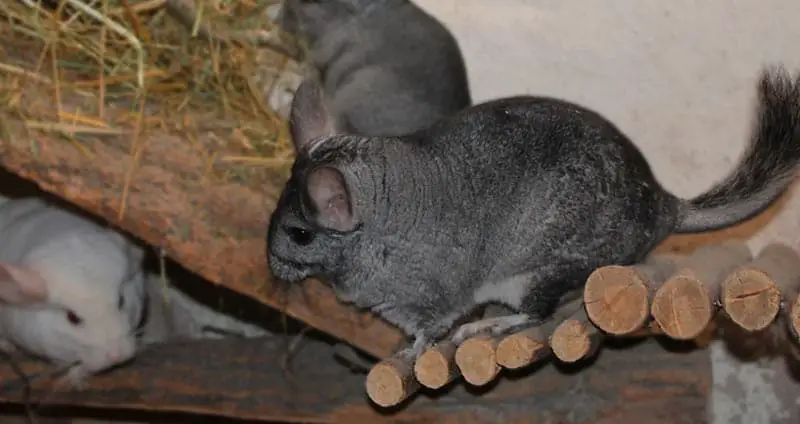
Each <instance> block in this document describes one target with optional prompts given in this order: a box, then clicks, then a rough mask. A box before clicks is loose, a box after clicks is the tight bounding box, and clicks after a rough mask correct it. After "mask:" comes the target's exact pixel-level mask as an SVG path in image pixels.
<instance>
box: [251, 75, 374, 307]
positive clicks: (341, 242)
mask: <svg viewBox="0 0 800 424" xmlns="http://www.w3.org/2000/svg"><path fill="white" fill-rule="evenodd" d="M323 96H324V95H323V93H322V89H321V87H320V86H319V85H318V84H317V83H316V82H311V81H310V80H306V81H304V82H303V83H302V84H300V86H299V87H298V89H297V91H296V92H295V96H294V99H293V101H292V108H291V113H290V126H291V136H292V139H293V141H294V146H295V150H296V158H295V163H294V166H293V168H292V174H291V177H290V178H289V181H288V182H287V183H286V186H285V187H284V189H283V192H282V194H281V196H280V198H279V200H278V204H277V207H276V209H275V211H274V212H273V213H272V216H271V218H270V223H269V230H268V234H267V252H268V254H267V255H268V259H269V265H270V269H271V271H272V274H273V275H274V276H275V277H276V278H277V279H279V280H282V281H284V282H287V283H290V284H291V283H298V282H300V281H301V280H304V279H306V278H308V277H312V276H313V277H323V278H326V279H327V280H328V281H329V282H330V283H332V285H333V289H334V290H335V291H336V292H337V294H338V295H339V296H340V299H342V300H346V301H347V300H352V299H350V294H348V293H347V292H350V291H352V290H354V288H347V287H342V286H338V287H337V284H336V283H337V282H338V281H341V280H342V279H341V278H339V277H342V276H343V275H345V274H347V273H348V271H349V270H350V269H351V268H352V267H353V265H354V264H353V263H352V259H351V258H352V256H353V255H352V253H353V251H354V249H356V246H357V245H358V243H359V241H360V239H361V236H362V223H363V222H362V218H363V217H364V215H365V213H364V209H363V208H362V207H360V206H359V204H363V200H364V199H365V196H366V194H367V193H366V192H365V191H364V190H363V189H364V185H359V184H356V181H358V178H359V177H358V174H359V171H358V170H355V169H353V168H354V167H353V166H350V163H351V162H352V157H350V156H349V155H348V154H345V153H342V152H343V151H345V150H347V149H346V148H345V149H339V148H337V147H336V146H340V147H347V144H348V143H349V142H350V141H351V140H353V139H354V138H358V137H356V136H352V135H344V134H337V131H336V130H335V125H334V123H333V120H332V118H331V117H330V115H329V114H328V112H327V108H326V105H325V99H324V98H323ZM359 199H361V200H362V202H358V200H359Z"/></svg>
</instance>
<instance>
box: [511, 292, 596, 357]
mask: <svg viewBox="0 0 800 424" xmlns="http://www.w3.org/2000/svg"><path fill="white" fill-rule="evenodd" d="M583 307H584V306H583V302H582V299H581V297H580V296H578V297H577V298H575V299H572V300H570V301H568V302H565V303H564V304H562V305H561V306H559V308H558V309H557V310H556V312H555V313H554V314H553V317H552V319H550V320H549V321H547V322H545V323H544V324H542V325H537V326H533V327H531V328H527V329H525V330H522V331H520V332H517V333H514V334H511V335H509V336H506V337H505V338H503V339H502V340H501V341H500V343H499V344H498V345H497V350H496V352H495V355H496V356H497V364H498V365H500V366H502V367H503V368H508V369H518V368H523V367H526V366H528V365H531V364H533V363H534V362H538V361H540V360H542V359H544V358H546V357H548V356H550V354H551V353H552V351H551V350H550V346H549V344H548V337H549V336H550V334H551V333H552V332H553V330H555V328H556V327H557V326H558V325H559V324H560V323H561V322H562V321H563V320H564V319H566V318H569V317H570V316H572V315H574V314H575V312H576V311H578V310H580V309H581V308H583Z"/></svg>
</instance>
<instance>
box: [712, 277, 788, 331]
mask: <svg viewBox="0 0 800 424" xmlns="http://www.w3.org/2000/svg"><path fill="white" fill-rule="evenodd" d="M721 297H722V307H723V308H724V309H725V312H726V313H727V314H728V316H729V317H730V318H731V320H733V322H735V323H736V324H737V325H739V326H740V327H742V328H743V329H745V330H747V331H760V330H763V329H765V328H767V327H768V326H769V325H770V324H772V322H773V321H775V318H776V317H777V316H778V312H779V311H780V307H781V293H780V290H779V289H778V287H777V286H776V285H775V283H774V282H773V281H772V279H771V278H770V277H769V276H768V275H766V274H765V273H764V272H762V271H760V270H757V269H751V268H742V269H740V270H737V271H735V272H733V273H732V274H731V275H730V276H729V277H728V278H727V279H725V282H724V283H723V285H722V296H721Z"/></svg>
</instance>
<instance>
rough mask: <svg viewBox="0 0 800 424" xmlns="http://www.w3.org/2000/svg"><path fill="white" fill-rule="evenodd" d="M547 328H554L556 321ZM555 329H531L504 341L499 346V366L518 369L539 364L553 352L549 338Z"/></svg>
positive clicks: (543, 327)
mask: <svg viewBox="0 0 800 424" xmlns="http://www.w3.org/2000/svg"><path fill="white" fill-rule="evenodd" d="M548 324H551V325H548V326H547V327H554V325H553V324H555V321H551V322H548ZM552 330H553V328H546V327H545V326H537V327H531V328H528V329H526V330H522V331H520V332H518V333H514V334H512V335H510V336H507V337H506V338H504V339H502V340H501V341H500V343H499V344H498V345H497V351H496V352H495V355H496V356H497V364H498V365H500V366H502V367H503V368H508V369H518V368H523V367H526V366H528V365H530V364H533V363H534V362H538V361H540V360H542V359H544V358H546V357H548V356H549V355H550V353H552V351H551V350H550V346H548V344H547V336H548V335H549V334H550V332H551V331H552Z"/></svg>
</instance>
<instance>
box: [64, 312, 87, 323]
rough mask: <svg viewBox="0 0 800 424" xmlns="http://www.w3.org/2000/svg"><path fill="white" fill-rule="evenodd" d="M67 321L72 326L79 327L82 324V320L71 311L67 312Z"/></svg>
mask: <svg viewBox="0 0 800 424" xmlns="http://www.w3.org/2000/svg"><path fill="white" fill-rule="evenodd" d="M67 321H69V323H70V324H72V325H76V326H77V325H81V324H83V319H82V318H81V317H79V316H78V314H76V313H75V312H73V311H71V310H67Z"/></svg>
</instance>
